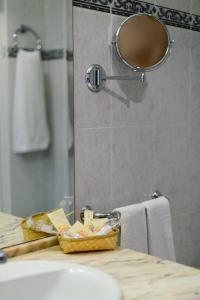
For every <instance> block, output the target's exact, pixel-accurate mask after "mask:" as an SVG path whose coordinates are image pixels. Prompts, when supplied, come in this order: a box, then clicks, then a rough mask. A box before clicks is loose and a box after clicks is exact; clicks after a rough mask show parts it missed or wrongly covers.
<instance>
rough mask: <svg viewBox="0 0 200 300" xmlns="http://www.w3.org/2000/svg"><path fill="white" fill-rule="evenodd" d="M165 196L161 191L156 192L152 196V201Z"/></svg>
mask: <svg viewBox="0 0 200 300" xmlns="http://www.w3.org/2000/svg"><path fill="white" fill-rule="evenodd" d="M162 196H163V194H162V193H161V192H160V191H158V190H157V191H155V192H154V193H153V194H152V195H151V199H157V198H159V197H162Z"/></svg>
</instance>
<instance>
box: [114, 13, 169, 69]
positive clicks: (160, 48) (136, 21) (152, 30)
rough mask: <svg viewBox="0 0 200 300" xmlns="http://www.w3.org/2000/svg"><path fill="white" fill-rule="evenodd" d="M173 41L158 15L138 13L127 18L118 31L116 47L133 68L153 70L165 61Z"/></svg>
mask: <svg viewBox="0 0 200 300" xmlns="http://www.w3.org/2000/svg"><path fill="white" fill-rule="evenodd" d="M171 44H172V41H171V39H170V35H169V32H168V30H167V27H166V26H165V25H164V24H163V23H162V22H161V21H160V20H159V19H157V18H156V17H154V16H152V15H148V14H137V15H133V16H131V17H129V18H128V19H126V20H125V21H124V22H123V23H122V24H121V26H120V27H119V29H118V30H117V33H116V48H117V53H118V54H119V56H120V58H121V59H122V61H123V62H124V63H125V64H126V65H127V66H129V67H130V68H132V69H136V70H142V71H151V70H154V69H156V68H157V67H159V66H160V65H161V64H162V63H164V62H165V61H166V59H167V57H168V56H169V54H170V50H171Z"/></svg>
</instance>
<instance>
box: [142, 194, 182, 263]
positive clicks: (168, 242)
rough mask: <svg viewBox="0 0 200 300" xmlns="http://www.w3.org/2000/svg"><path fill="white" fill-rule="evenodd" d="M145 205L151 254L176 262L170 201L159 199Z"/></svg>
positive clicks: (163, 198)
mask: <svg viewBox="0 0 200 300" xmlns="http://www.w3.org/2000/svg"><path fill="white" fill-rule="evenodd" d="M143 204H144V206H145V207H146V217H147V233H148V248H149V254H151V255H154V256H158V257H160V258H162V259H168V260H172V261H176V256H175V250H174V241H173V233H172V223H171V213H170V205H169V201H168V200H167V199H166V198H165V197H159V198H157V199H154V200H149V201H145V202H143Z"/></svg>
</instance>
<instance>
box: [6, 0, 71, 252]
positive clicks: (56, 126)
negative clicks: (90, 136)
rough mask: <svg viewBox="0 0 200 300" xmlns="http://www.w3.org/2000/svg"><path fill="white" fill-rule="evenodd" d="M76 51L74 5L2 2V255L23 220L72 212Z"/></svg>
mask: <svg viewBox="0 0 200 300" xmlns="http://www.w3.org/2000/svg"><path fill="white" fill-rule="evenodd" d="M22 25H23V26H24V27H22ZM24 28H28V29H24ZM16 30H17V38H16V39H14V37H13V34H14V32H16ZM31 30H33V31H34V32H35V33H36V35H34V34H33V32H32V31H31ZM38 38H40V39H41V46H42V48H41V49H40V50H37V47H36V46H37V45H38V42H39V41H38ZM15 40H16V43H17V44H16V43H15ZM72 44H73V43H72V1H71V0H56V1H55V0H0V249H1V248H4V247H7V246H10V245H14V244H19V243H21V242H24V235H23V232H22V229H21V226H20V222H21V220H22V219H23V218H26V217H27V216H30V215H33V214H37V213H39V212H48V211H51V210H53V209H56V208H58V207H62V208H63V209H64V210H65V211H66V212H72V211H73V210H74V138H73V122H74V121H73V48H72ZM26 241H27V240H26Z"/></svg>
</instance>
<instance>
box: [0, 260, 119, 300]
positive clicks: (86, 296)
mask: <svg viewBox="0 0 200 300" xmlns="http://www.w3.org/2000/svg"><path fill="white" fill-rule="evenodd" d="M0 299H1V300H14V299H17V300H27V299H28V300H36V299H37V300H121V299H122V297H121V290H120V288H119V286H118V284H117V282H116V281H115V279H113V278H112V277H111V276H110V275H108V274H106V273H104V272H102V271H99V270H97V269H93V268H90V267H86V266H82V265H78V264H71V263H66V262H51V261H24V262H23V261H21V262H20V261H19V262H8V263H5V264H0Z"/></svg>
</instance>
